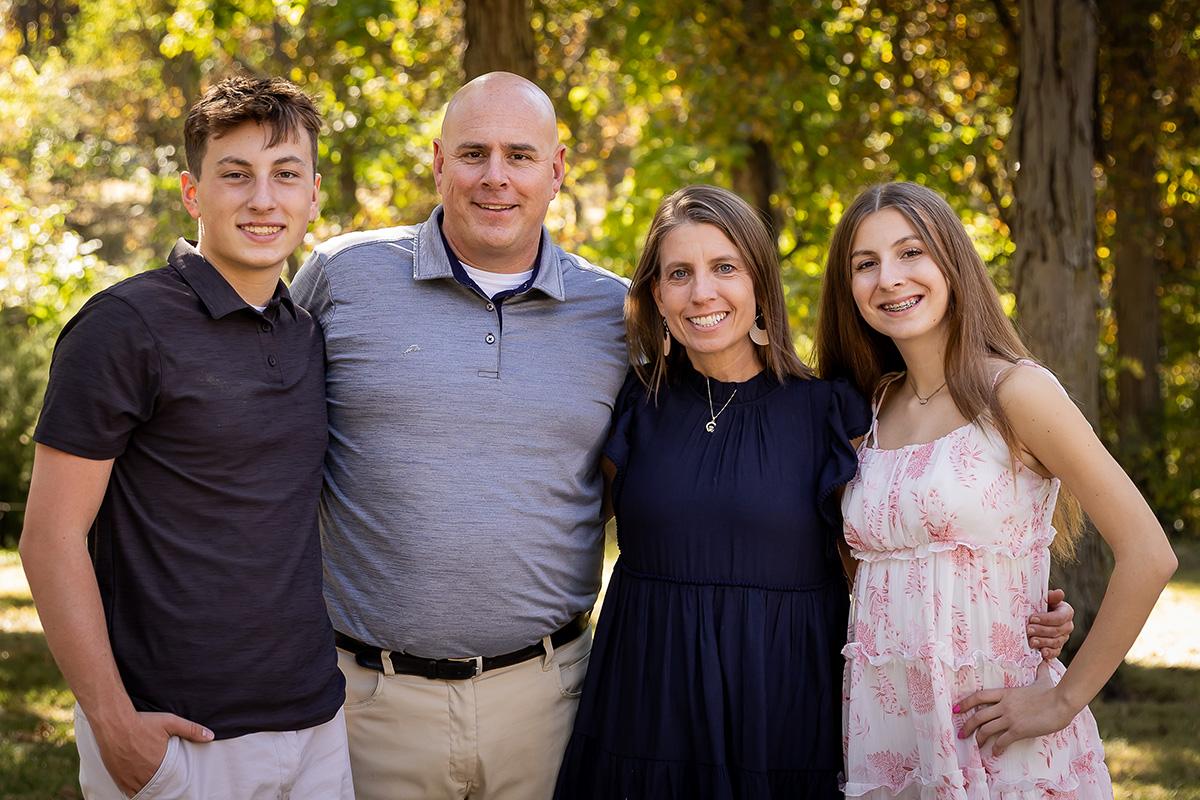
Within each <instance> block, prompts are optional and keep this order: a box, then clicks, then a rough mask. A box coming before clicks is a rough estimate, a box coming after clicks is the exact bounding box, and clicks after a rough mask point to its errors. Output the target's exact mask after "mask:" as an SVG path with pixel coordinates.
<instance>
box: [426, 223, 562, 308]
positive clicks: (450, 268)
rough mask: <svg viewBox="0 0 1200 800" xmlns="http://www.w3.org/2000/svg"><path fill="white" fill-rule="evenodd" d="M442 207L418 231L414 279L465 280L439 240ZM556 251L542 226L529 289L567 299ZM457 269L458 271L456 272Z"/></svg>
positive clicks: (442, 242) (456, 261) (454, 258)
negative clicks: (460, 276)
mask: <svg viewBox="0 0 1200 800" xmlns="http://www.w3.org/2000/svg"><path fill="white" fill-rule="evenodd" d="M441 222H442V207H441V206H440V205H439V206H438V207H437V208H435V209H434V210H433V213H432V214H430V215H429V219H428V220H426V221H425V224H423V225H420V226H419V227H418V228H417V247H416V253H415V256H414V258H413V277H414V278H415V279H417V280H431V279H434V278H453V279H455V280H461V279H460V278H459V275H458V272H462V274H463V277H464V278H465V276H466V272H465V271H464V270H463V269H462V265H461V264H460V263H459V260H458V258H457V257H455V256H454V254H453V253H452V252H450V248H449V246H448V245H447V244H446V243H445V242H444V241H443V238H442V225H441ZM558 256H559V252H558V248H557V247H555V246H554V243H553V242H551V241H550V233H549V232H548V231H547V230H546V227H545V226H544V225H543V226H542V238H541V242H539V244H538V257H537V262H536V263H535V264H534V268H533V269H534V273H533V278H532V280H531V282H530V285H529V288H530V290H532V289H537V290H538V291H540V292H543V293H544V294H547V295H549V296H550V297H553V298H554V299H555V300H558V301H560V302H561V301H563V300H565V299H566V293H565V292H564V285H563V284H564V281H563V273H562V264H561V263H559V257H558ZM456 268H457V270H456Z"/></svg>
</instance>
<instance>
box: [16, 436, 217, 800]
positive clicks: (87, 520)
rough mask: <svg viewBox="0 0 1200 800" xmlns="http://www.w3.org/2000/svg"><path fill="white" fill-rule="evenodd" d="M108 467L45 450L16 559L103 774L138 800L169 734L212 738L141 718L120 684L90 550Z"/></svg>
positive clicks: (188, 725)
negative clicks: (92, 734) (84, 720)
mask: <svg viewBox="0 0 1200 800" xmlns="http://www.w3.org/2000/svg"><path fill="white" fill-rule="evenodd" d="M112 465H113V459H106V460H93V459H87V458H81V457H79V456H75V455H71V454H70V453H65V452H63V451H61V450H56V449H54V448H52V447H47V446H46V445H42V444H39V445H38V446H37V449H36V451H35V454H34V460H33V475H32V478H31V480H30V485H29V501H28V503H27V504H26V508H25V528H24V530H23V531H22V533H21V544H20V551H21V561H22V564H23V565H24V567H25V574H26V576H27V577H28V579H29V587H30V590H31V591H32V593H33V598H34V601H35V603H36V604H37V610H38V616H39V617H40V618H41V622H42V627H43V629H44V630H45V632H46V640H47V642H48V643H49V645H50V651H51V652H52V653H53V654H54V660H55V661H57V662H58V666H59V669H61V670H62V673H63V677H65V678H66V680H67V684H68V685H69V686H70V687H71V691H73V692H74V693H75V697H76V699H77V700H78V701H79V705H80V707H81V708H82V709H83V712H84V714H85V715H86V716H87V718H88V722H89V723H90V724H91V727H92V730H93V731H94V732H95V735H96V739H97V743H98V744H99V747H100V755H101V758H102V759H103V760H104V766H105V768H106V769H108V772H109V774H110V775H111V776H112V778H113V780H114V781H115V782H116V784H117V785H118V786H119V787H121V789H123V790H124V791H126V792H128V793H129V794H131V795H132V794H134V793H136V792H137V791H138V790H140V789H141V788H142V787H143V786H145V785H146V784H147V783H148V782H149V781H150V779H151V778H152V777H153V776H154V773H155V771H157V769H158V766H159V764H161V763H162V759H163V757H164V755H165V754H166V751H167V741H168V740H169V739H170V737H171V736H180V737H182V738H185V739H190V740H192V741H196V742H206V741H209V740H211V739H212V738H213V735H212V732H211V731H208V730H206V729H205V728H203V727H201V726H200V725H198V724H196V723H194V722H189V721H187V720H185V719H182V718H180V717H177V716H175V715H174V714H156V713H145V712H139V711H137V710H135V709H134V707H133V703H132V701H131V700H130V699H129V695H128V693H127V692H126V691H125V687H124V685H123V684H122V683H121V675H120V673H119V672H118V670H117V665H116V662H115V660H114V659H113V654H112V645H111V643H110V642H109V639H108V628H107V626H106V624H105V621H104V607H103V604H102V602H101V600H100V589H99V587H98V585H97V583H96V575H95V572H94V571H93V570H92V564H91V560H90V558H89V557H88V552H87V533H88V529H89V528H90V527H91V525H92V520H93V519H95V517H96V512H97V511H98V510H99V509H100V503H101V502H102V501H103V499H104V493H105V490H106V488H107V486H108V479H109V474H110V473H111V472H112Z"/></svg>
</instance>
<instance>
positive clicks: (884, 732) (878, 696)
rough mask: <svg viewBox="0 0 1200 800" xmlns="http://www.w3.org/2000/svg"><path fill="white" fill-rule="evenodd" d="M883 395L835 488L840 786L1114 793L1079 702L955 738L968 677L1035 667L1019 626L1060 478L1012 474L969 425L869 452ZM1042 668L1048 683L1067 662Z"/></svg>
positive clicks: (1030, 674)
mask: <svg viewBox="0 0 1200 800" xmlns="http://www.w3.org/2000/svg"><path fill="white" fill-rule="evenodd" d="M884 391H886V386H885V387H884ZM882 399H883V398H882V393H881V396H880V400H879V402H877V403H876V404H875V407H874V409H873V414H872V416H873V419H872V424H871V430H870V432H869V433H868V434H867V438H866V439H865V440H864V441H863V444H862V446H861V447H860V448H859V451H858V463H859V470H858V475H857V476H855V478H854V479H853V480H852V481H851V482H850V483H849V484H847V485H846V490H845V494H844V496H843V499H842V512H843V516H844V518H845V535H846V541H847V542H849V544H850V547H851V550H852V551H853V554H854V557H855V558H856V559H857V560H858V562H859V564H858V572H857V575H856V577H855V580H854V604H853V608H852V611H851V616H850V628H849V633H848V636H847V639H848V644H847V645H846V647H845V649H844V650H843V651H842V654H843V655H844V656H845V660H846V667H845V673H844V678H843V688H842V692H843V698H842V699H843V706H842V708H843V711H842V732H843V747H844V750H845V755H846V787H845V792H846V795H847V797H871V798H887V797H903V798H922V800H933V799H934V798H966V799H967V800H986V799H987V798H1005V799H1006V800H1010V799H1011V800H1017V799H1018V798H1020V799H1021V800H1025V799H1028V800H1032V798H1043V797H1069V798H1078V800H1085V799H1086V800H1090V798H1101V797H1103V798H1111V797H1112V796H1113V790H1112V783H1111V780H1110V778H1109V774H1108V768H1107V767H1106V766H1105V764H1104V750H1103V747H1102V745H1101V744H1100V736H1099V734H1098V732H1097V730H1096V721H1095V718H1094V717H1093V716H1092V713H1091V711H1089V710H1088V709H1087V708H1084V710H1083V711H1081V712H1080V713H1079V714H1078V715H1077V716H1076V717H1075V718H1074V719H1073V720H1072V721H1071V724H1070V725H1068V726H1067V727H1066V728H1065V729H1063V730H1061V731H1059V732H1058V733H1055V734H1051V735H1048V736H1042V737H1038V738H1035V739H1025V740H1022V741H1019V742H1017V743H1015V744H1013V745H1012V746H1010V747H1009V748H1008V749H1007V750H1006V751H1005V752H1004V753H1003V754H1002V755H1001V756H999V757H996V756H994V755H992V752H991V751H992V746H991V744H987V745H985V746H984V747H983V749H982V751H981V750H980V748H979V747H978V745H977V744H976V742H975V738H974V737H971V738H968V739H966V740H960V739H958V738H957V732H958V729H959V727H960V726H961V724H962V723H963V721H964V720H965V719H966V717H965V715H963V714H954V713H953V711H952V708H953V706H954V704H955V703H956V702H958V701H959V700H961V699H963V698H965V697H966V696H967V695H969V694H971V693H972V692H974V691H976V690H978V689H985V688H997V687H1006V686H1024V685H1028V684H1030V683H1032V682H1033V681H1034V679H1035V677H1036V671H1037V667H1038V664H1039V663H1040V662H1041V660H1042V657H1041V654H1040V653H1038V652H1037V651H1035V650H1032V649H1030V647H1029V643H1028V640H1027V639H1026V634H1025V626H1026V621H1027V620H1028V618H1029V615H1030V614H1032V613H1034V612H1035V611H1039V610H1044V609H1045V607H1046V590H1047V581H1048V578H1049V572H1050V552H1049V544H1050V542H1051V540H1052V539H1053V538H1054V528H1053V527H1051V524H1050V520H1051V517H1052V515H1053V512H1054V502H1055V499H1056V497H1057V495H1058V480H1057V479H1046V478H1043V477H1042V476H1040V475H1038V474H1037V473H1035V472H1033V471H1032V470H1030V469H1028V468H1026V467H1025V466H1024V465H1023V464H1021V462H1020V461H1017V462H1016V471H1015V472H1014V471H1013V468H1012V464H1011V462H1010V454H1009V452H1010V451H1009V449H1008V448H1007V447H1006V446H1005V444H1004V440H1003V439H1002V438H1001V437H1000V435H999V433H997V432H996V431H995V430H993V429H991V428H990V427H987V426H985V425H983V424H980V423H968V424H966V425H963V426H962V427H960V428H958V429H956V430H954V431H951V432H950V433H948V434H946V435H945V436H942V437H941V438H939V439H936V440H934V441H932V442H929V443H927V444H917V445H908V446H905V447H900V448H897V449H895V450H880V449H878V447H877V441H876V428H877V421H876V419H875V418H876V417H877V416H878V413H879V404H880V403H881V402H882ZM1050 670H1051V674H1052V677H1053V679H1054V681H1055V682H1056V683H1057V682H1058V680H1059V679H1060V678H1061V677H1062V674H1063V672H1064V671H1065V668H1064V667H1063V665H1062V664H1061V663H1060V662H1059V661H1057V660H1055V661H1053V662H1051V664H1050ZM968 713H970V712H968Z"/></svg>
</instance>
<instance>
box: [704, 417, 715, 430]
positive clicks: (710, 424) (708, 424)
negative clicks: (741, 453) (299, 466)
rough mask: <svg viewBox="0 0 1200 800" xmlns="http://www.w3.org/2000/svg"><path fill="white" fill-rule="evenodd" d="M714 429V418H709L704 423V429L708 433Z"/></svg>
mask: <svg viewBox="0 0 1200 800" xmlns="http://www.w3.org/2000/svg"><path fill="white" fill-rule="evenodd" d="M716 429H717V423H716V421H715V420H709V421H708V422H706V423H704V430H706V431H708V432H709V433H712V432H713V431H715V430H716Z"/></svg>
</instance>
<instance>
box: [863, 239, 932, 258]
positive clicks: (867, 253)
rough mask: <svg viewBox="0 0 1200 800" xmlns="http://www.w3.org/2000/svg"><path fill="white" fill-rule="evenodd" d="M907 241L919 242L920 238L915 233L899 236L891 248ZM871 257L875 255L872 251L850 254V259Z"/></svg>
mask: <svg viewBox="0 0 1200 800" xmlns="http://www.w3.org/2000/svg"><path fill="white" fill-rule="evenodd" d="M909 239H912V240H913V241H917V242H919V241H921V237H920V236H917V235H916V234H915V233H910V234H909V235H908V236H901V237H900V238H899V239H897V240H896V241H894V242H892V247H895V246H896V245H898V244H903V243H904V242H907V241H908V240H909ZM873 255H875V251H874V250H855V251H853V252H851V253H850V257H851V258H854V257H855V256H873Z"/></svg>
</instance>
